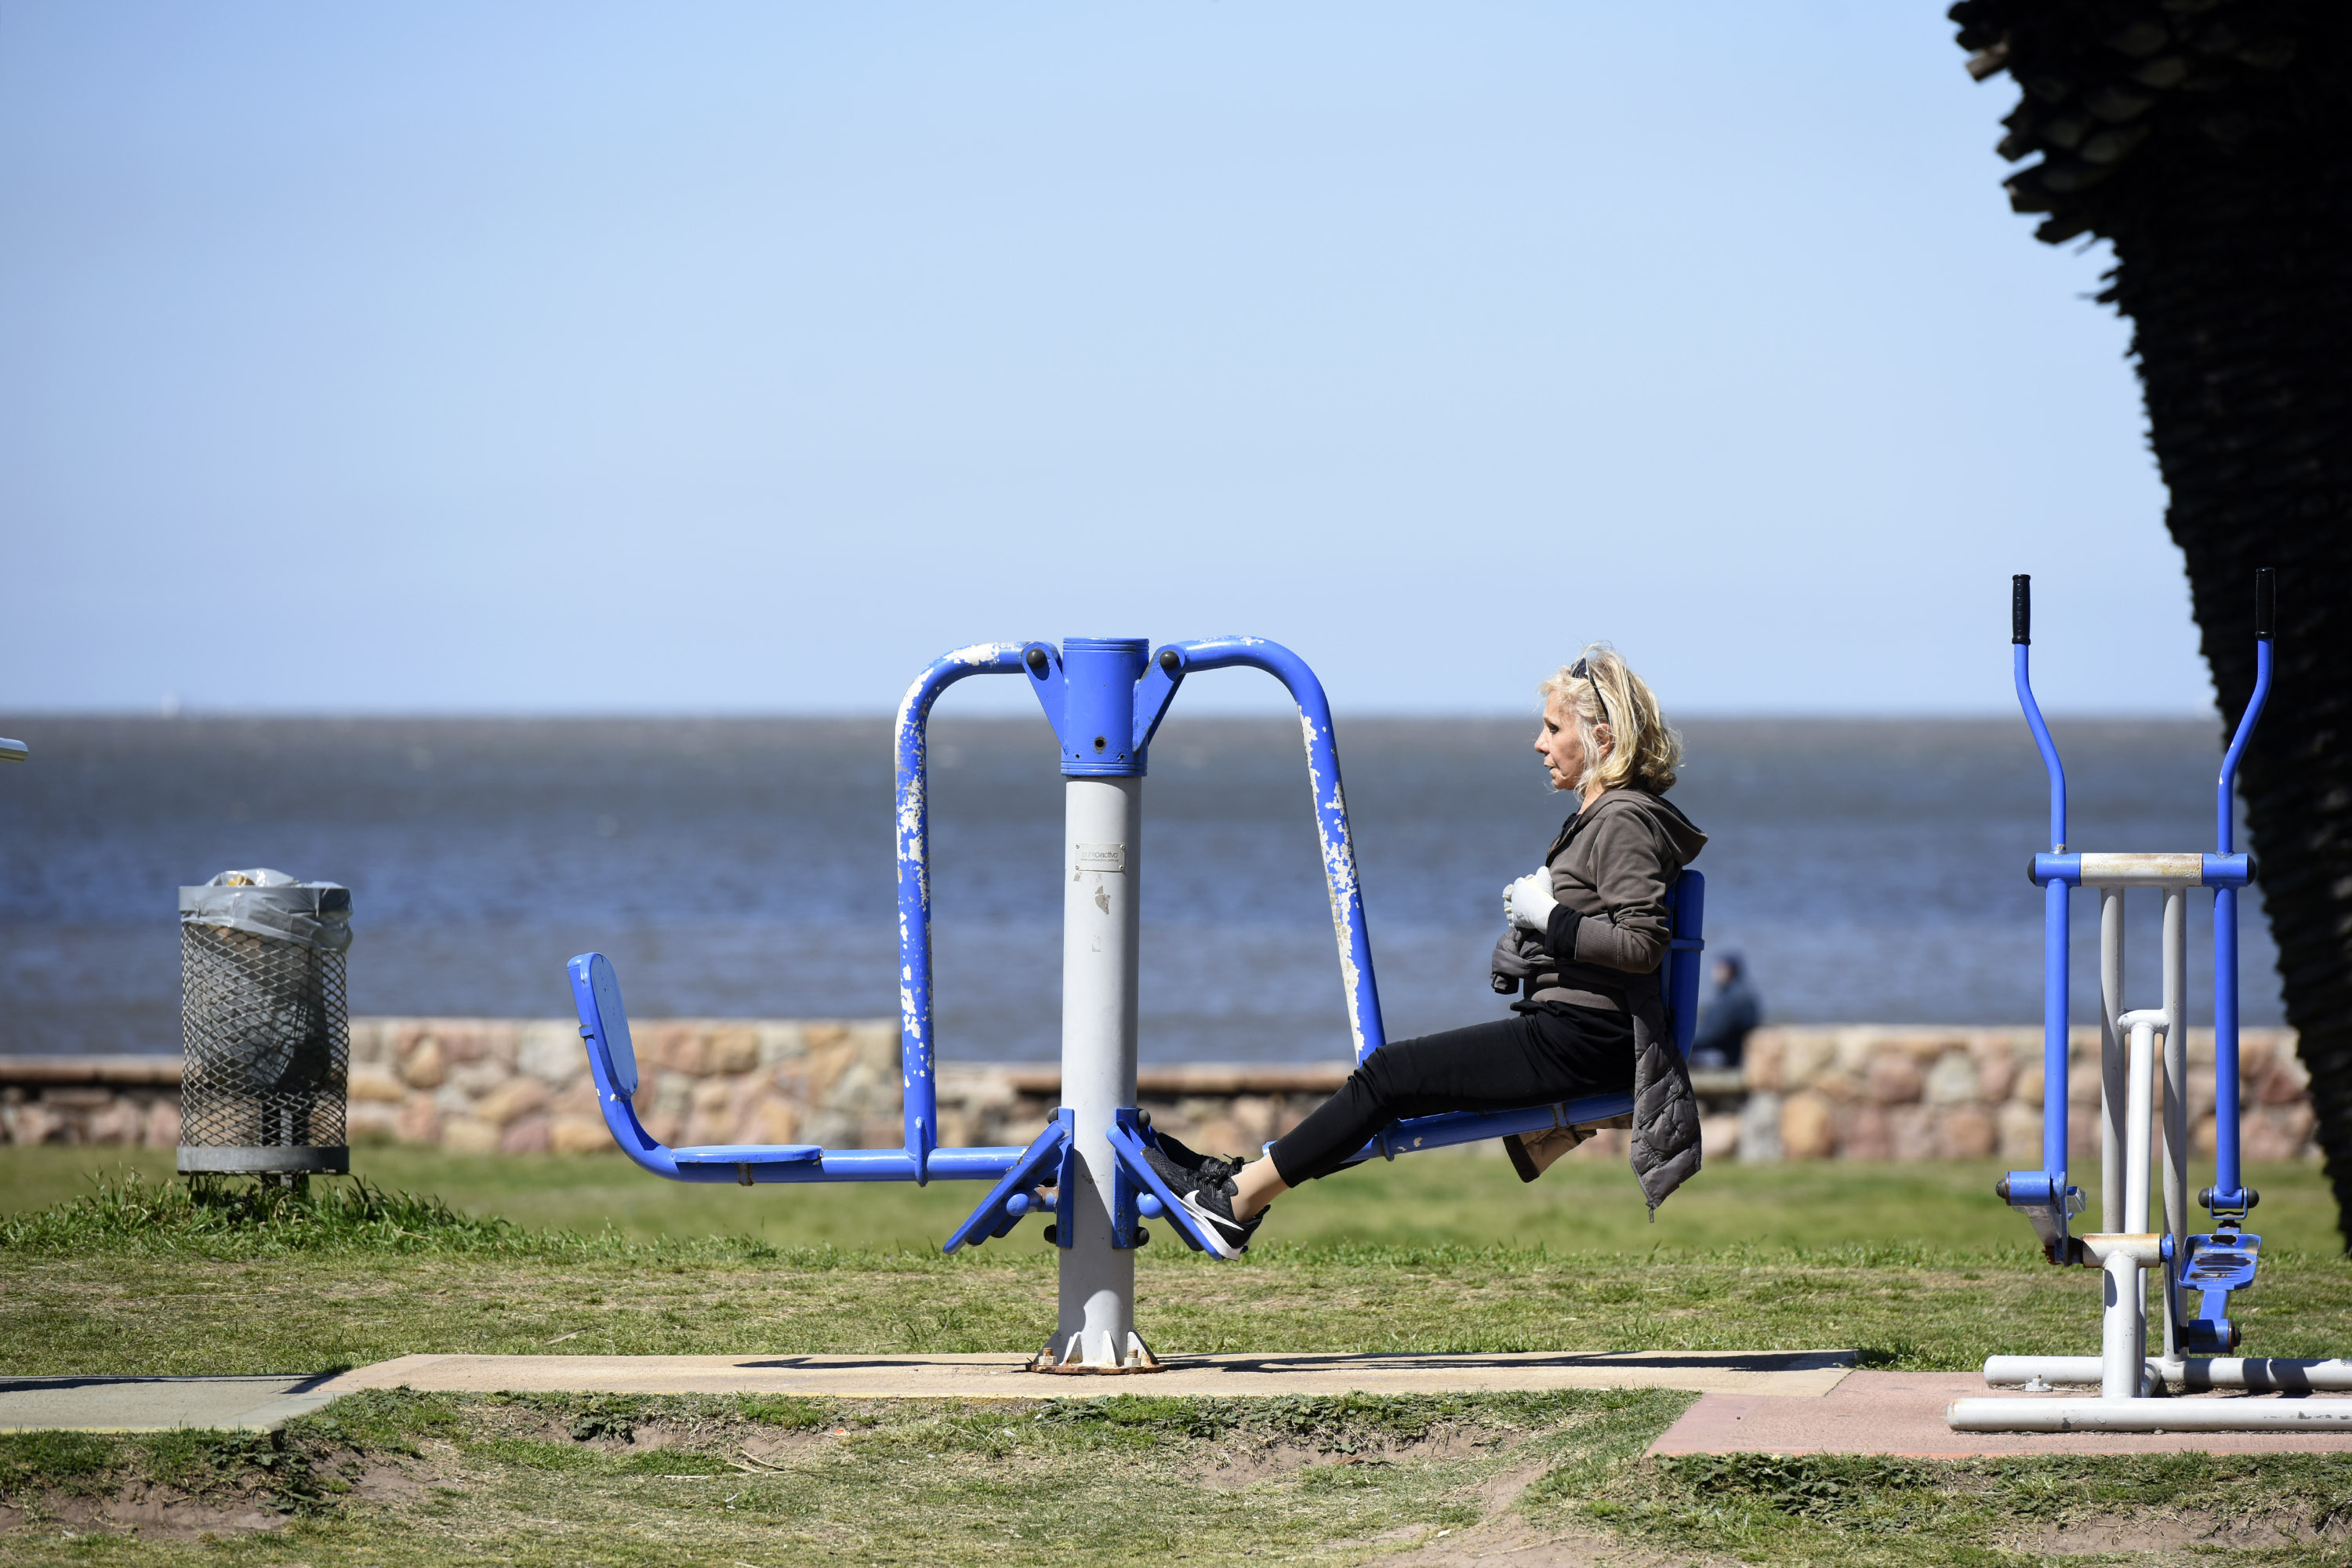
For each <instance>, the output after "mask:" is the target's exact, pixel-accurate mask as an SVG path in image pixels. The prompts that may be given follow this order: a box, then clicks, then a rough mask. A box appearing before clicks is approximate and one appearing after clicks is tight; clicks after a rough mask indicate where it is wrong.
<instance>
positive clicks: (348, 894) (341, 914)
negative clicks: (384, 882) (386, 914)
mask: <svg viewBox="0 0 2352 1568" xmlns="http://www.w3.org/2000/svg"><path fill="white" fill-rule="evenodd" d="M180 923H181V924H182V925H205V926H219V927H221V928H222V929H224V930H226V931H249V932H251V933H252V934H253V935H255V936H266V937H275V938H277V939H278V941H280V942H300V943H301V944H302V945H303V946H305V947H313V948H317V949H318V950H319V951H320V952H342V951H344V950H345V949H346V948H348V947H350V946H351V945H352V890H351V889H349V888H346V887H343V886H342V885H341V884H340V883H336V882H298V881H296V880H295V879H293V878H291V877H289V876H288V875H287V874H286V873H285V872H283V871H272V870H270V869H269V868H267V867H257V868H254V869H252V870H250V871H223V872H222V873H221V874H220V875H219V876H217V877H215V878H214V879H212V880H211V881H209V882H206V883H205V885H204V886H203V887H201V888H182V889H180Z"/></svg>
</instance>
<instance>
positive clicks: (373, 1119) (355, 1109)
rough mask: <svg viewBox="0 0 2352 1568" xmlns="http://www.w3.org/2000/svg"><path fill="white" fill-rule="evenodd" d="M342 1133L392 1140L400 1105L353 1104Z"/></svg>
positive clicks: (359, 1139) (355, 1139)
mask: <svg viewBox="0 0 2352 1568" xmlns="http://www.w3.org/2000/svg"><path fill="white" fill-rule="evenodd" d="M343 1135H344V1136H345V1137H346V1138H348V1139H350V1140H351V1142H352V1143H353V1144H366V1143H391V1142H396V1141H397V1140H398V1139H399V1137H400V1107H398V1106H396V1105H386V1104H384V1103H383V1101H381V1100H371V1101H366V1102H364V1103H361V1104H357V1105H353V1106H352V1108H351V1110H349V1112H347V1113H346V1114H345V1116H344V1117H343ZM175 1141H176V1140H175Z"/></svg>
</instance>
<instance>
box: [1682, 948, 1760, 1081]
mask: <svg viewBox="0 0 2352 1568" xmlns="http://www.w3.org/2000/svg"><path fill="white" fill-rule="evenodd" d="M1763 1021H1764V1000H1763V998H1762V997H1760V996H1759V995H1757V994H1756V987H1755V986H1753V985H1751V984H1748V965H1747V964H1746V963H1745V962H1743V961H1742V960H1741V958H1740V956H1739V955H1738V953H1736V952H1727V953H1725V954H1724V955H1723V956H1722V957H1721V958H1718V959H1717V960H1716V961H1715V994H1714V995H1712V996H1710V997H1708V998H1707V1002H1706V1006H1704V1007H1702V1008H1700V1009H1699V1015H1698V1032H1697V1033H1696V1035H1694V1036H1693V1037H1692V1038H1691V1054H1690V1065H1691V1066H1693V1067H1695V1068H1736V1067H1738V1065H1739V1053H1740V1052H1741V1051H1743V1050H1745V1049H1747V1047H1748V1031H1749V1030H1751V1029H1753V1028H1755V1027H1756V1026H1757V1025H1759V1024H1760V1023H1762V1022H1763Z"/></svg>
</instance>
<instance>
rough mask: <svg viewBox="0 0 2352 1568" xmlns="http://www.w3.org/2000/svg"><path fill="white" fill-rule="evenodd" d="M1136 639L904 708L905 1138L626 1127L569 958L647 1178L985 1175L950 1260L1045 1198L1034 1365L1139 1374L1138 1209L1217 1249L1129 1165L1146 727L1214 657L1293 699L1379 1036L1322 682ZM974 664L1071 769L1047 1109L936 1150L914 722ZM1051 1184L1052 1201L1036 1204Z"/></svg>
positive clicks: (597, 1059) (1586, 1109)
mask: <svg viewBox="0 0 2352 1568" xmlns="http://www.w3.org/2000/svg"><path fill="white" fill-rule="evenodd" d="M1147 647H1148V645H1147V644H1146V643H1145V642H1143V641H1142V640H1140V639H1135V638H1122V637H1072V638H1070V639H1068V640H1067V641H1066V642H1065V643H1064V644H1062V646H1061V647H1058V648H1057V647H1055V646H1054V645H1053V644H1051V643H1045V642H1029V643H982V644H979V645H976V646H974V647H965V648H960V649H958V650H956V651H955V652H953V653H950V654H949V655H947V656H946V657H945V658H940V659H939V660H938V661H936V662H935V663H933V664H932V665H931V666H930V667H929V668H927V669H926V670H924V671H923V673H922V674H921V675H920V676H919V677H918V678H917V679H916V681H915V683H914V684H913V685H912V686H911V687H909V688H908V691H907V695H906V698H905V700H903V701H901V702H900V704H899V707H898V742H897V743H898V802H897V825H898V955H899V957H898V1011H899V1025H900V1035H901V1048H900V1064H901V1076H902V1083H903V1095H904V1098H903V1117H904V1121H903V1126H904V1131H905V1143H904V1146H903V1147H901V1148H898V1149H825V1148H822V1147H819V1146H818V1145H815V1144H722V1145H714V1146H709V1147H699V1148H685V1149H673V1148H670V1147H668V1146H667V1145H665V1144H664V1143H662V1142H660V1141H659V1140H658V1139H656V1138H655V1137H654V1136H653V1135H652V1134H651V1133H650V1132H648V1131H646V1128H645V1125H644V1123H643V1122H642V1121H639V1119H638V1117H637V1113H636V1110H635V1103H634V1102H635V1095H636V1093H637V1089H638V1081H639V1080H638V1073H637V1064H636V1055H635V1048H634V1047H633V1045H632V1043H631V1040H630V1036H629V1024H628V1015H627V1012H626V1009H625V1008H624V1007H623V1005H622V1003H621V992H620V983H619V981H618V979H617V977H616V976H615V975H614V970H613V966H612V963H610V962H609V961H608V960H607V959H606V958H605V957H604V954H602V953H597V952H588V953H583V954H581V955H580V956H579V957H577V958H575V959H573V960H572V962H571V964H570V966H569V967H570V973H571V976H572V998H573V1001H574V1003H575V1004H576V1005H577V1007H578V1010H579V1014H580V1033H581V1037H582V1039H583V1043H584V1045H585V1047H586V1050H587V1056H588V1063H589V1070H590V1072H591V1074H592V1075H593V1078H594V1079H595V1083H596V1090H597V1100H598V1103H599V1105H600V1106H601V1108H602V1110H603V1111H604V1121H605V1125H606V1126H607V1127H608V1128H609V1129H610V1130H611V1131H612V1133H613V1138H614V1142H616V1143H618V1144H619V1145H620V1147H621V1149H622V1151H623V1152H625V1153H626V1154H627V1155H628V1156H629V1157H630V1159H632V1160H634V1161H635V1162H636V1163H637V1164H638V1165H640V1166H641V1167H643V1168H644V1169H646V1170H647V1171H650V1172H652V1173H654V1174H656V1175H659V1176H664V1177H667V1178H668V1179H670V1180H673V1181H682V1182H735V1183H739V1184H742V1185H744V1186H751V1185H752V1184H756V1183H786V1184H793V1183H809V1182H913V1183H916V1184H927V1183H929V1182H932V1181H938V1180H946V1181H984V1182H989V1183H991V1184H992V1185H991V1187H990V1189H989V1192H988V1194H987V1196H986V1197H984V1198H982V1201H981V1203H980V1205H979V1206H978V1207H977V1208H975V1209H974V1210H973V1211H972V1213H971V1215H970V1216H969V1217H967V1218H966V1219H965V1220H964V1221H963V1223H962V1224H961V1225H960V1226H957V1227H956V1229H955V1231H954V1232H953V1233H952V1234H951V1235H950V1237H948V1240H947V1242H946V1244H945V1247H944V1250H946V1251H949V1252H954V1251H957V1250H959V1249H960V1248H961V1247H966V1246H979V1245H981V1244H983V1243H985V1242H987V1241H989V1240H992V1239H994V1238H997V1237H1004V1236H1008V1235H1010V1234H1011V1233H1012V1231H1013V1228H1014V1227H1015V1226H1018V1225H1019V1224H1020V1223H1021V1221H1022V1220H1023V1219H1024V1217H1026V1216H1027V1215H1031V1214H1034V1213H1037V1212H1039V1211H1040V1210H1041V1209H1044V1208H1051V1210H1052V1211H1053V1223H1052V1225H1051V1226H1049V1227H1048V1229H1047V1232H1046V1235H1047V1237H1048V1239H1049V1240H1051V1241H1053V1242H1054V1243H1055V1245H1056V1246H1058V1247H1060V1248H1061V1270H1060V1292H1059V1308H1058V1314H1057V1321H1056V1324H1055V1331H1054V1335H1053V1338H1052V1339H1051V1340H1049V1341H1048V1342H1047V1343H1046V1345H1045V1349H1044V1350H1043V1351H1042V1352H1040V1353H1039V1355H1038V1357H1037V1359H1036V1361H1035V1362H1034V1363H1032V1364H1033V1366H1034V1368H1035V1369H1036V1370H1039V1371H1049V1372H1083V1373H1117V1372H1149V1371H1152V1370H1155V1369H1156V1368H1157V1367H1158V1365H1159V1363H1158V1361H1157V1360H1156V1359H1155V1358H1154V1357H1153V1356H1152V1354H1151V1352H1150V1347H1149V1346H1147V1345H1146V1344H1145V1343H1144V1342H1143V1340H1142V1338H1141V1336H1140V1335H1139V1334H1138V1333H1137V1332H1136V1329H1135V1248H1136V1247H1140V1246H1143V1245H1144V1244H1146V1243H1147V1242H1148V1241H1150V1232H1149V1231H1148V1230H1147V1229H1146V1228H1145V1226H1144V1225H1143V1223H1142V1222H1143V1221H1145V1220H1148V1219H1165V1220H1166V1221H1167V1222H1168V1223H1169V1224H1170V1225H1171V1226H1173V1227H1174V1229H1175V1232H1176V1234H1177V1236H1178V1237H1180V1238H1181V1239H1182V1240H1183V1242H1184V1243H1185V1245H1187V1246H1188V1247H1192V1248H1193V1249H1194V1250H1196V1251H1211V1252H1220V1251H1222V1250H1223V1248H1221V1247H1220V1246H1219V1244H1218V1242H1217V1240H1216V1238H1215V1237H1212V1236H1211V1235H1209V1234H1208V1233H1207V1232H1206V1231H1205V1230H1204V1229H1203V1228H1202V1226H1201V1224H1200V1223H1199V1222H1198V1221H1197V1220H1196V1219H1194V1218H1193V1216H1192V1215H1190V1214H1189V1213H1187V1212H1186V1210H1185V1209H1184V1207H1183V1205H1181V1203H1180V1202H1179V1201H1178V1199H1177V1197H1176V1195H1175V1194H1173V1193H1171V1191H1170V1190H1169V1189H1168V1188H1167V1186H1166V1185H1165V1184H1162V1183H1161V1181H1160V1177H1159V1176H1158V1175H1157V1174H1155V1173H1153V1172H1152V1170H1151V1167H1150V1164H1149V1163H1148V1162H1147V1161H1146V1159H1145V1152H1146V1149H1147V1146H1148V1145H1149V1143H1150V1141H1151V1140H1152V1139H1154V1138H1155V1137H1156V1134H1154V1133H1153V1132H1152V1131H1151V1129H1150V1122H1149V1120H1148V1119H1147V1118H1146V1117H1145V1116H1144V1115H1143V1114H1142V1113H1141V1112H1140V1111H1139V1110H1138V1108H1137V1106H1136V1053H1137V1047H1136V982H1137V968H1138V963H1139V952H1138V937H1137V931H1138V927H1137V913H1138V910H1139V883H1140V879H1141V872H1142V868H1143V844H1142V785H1143V778H1144V775H1145V773H1147V772H1148V765H1149V757H1150V743H1151V738H1152V736H1153V734H1154V733H1155V732H1156V731H1158V730H1159V727H1160V721H1161V720H1162V719H1163V718H1164V717H1165V716H1166V714H1167V711H1168V706H1169V704H1170V702H1171V701H1172V700H1174V698H1175V695H1176V691H1177V689H1178V688H1179V687H1180V686H1181V684H1182V683H1183V681H1184V680H1185V679H1186V678H1187V677H1188V676H1191V675H1193V674H1197V673H1200V672H1203V671H1207V670H1214V669H1224V668H1252V669H1259V670H1263V671H1265V672H1266V673H1267V674H1270V675H1272V676H1274V677H1275V678H1276V679H1278V680H1280V681H1281V682H1282V683H1283V685H1284V687H1285V688H1286V689H1288V691H1289V693H1290V696H1291V699H1292V700H1293V701H1294V702H1296V703H1297V708H1298V716H1299V725H1300V733H1301V738H1302V740H1303V742H1305V747H1306V752H1307V783H1308V785H1309V788H1310V791H1311V794H1312V796H1313V800H1314V805H1315V827H1316V834H1317V837H1318V840H1319V843H1320V846H1321V858H1322V861H1323V871H1324V879H1325V881H1326V883H1327V884H1328V888H1329V891H1330V898H1331V922H1332V927H1333V930H1334V932H1335V935H1336V937H1337V940H1338V943H1339V973H1340V980H1341V985H1342V989H1343V991H1344V993H1345V996H1346V1001H1347V1008H1348V1023H1349V1032H1350V1034H1351V1035H1352V1037H1353V1042H1354V1046H1355V1053H1356V1057H1357V1059H1358V1060H1361V1059H1362V1058H1365V1057H1368V1056H1370V1055H1371V1053H1372V1052H1373V1051H1375V1050H1378V1049H1379V1048H1380V1047H1381V1044H1382V1043H1383V1042H1384V1041H1385V1040H1386V1038H1387V1035H1386V1032H1385V1030H1384V1029H1383V1027H1382V1026H1381V1004H1380V988H1379V985H1378V983H1377V982H1376V981H1375V979H1374V977H1373V972H1372V953H1371V941H1370V935H1369V934H1368V932H1367V931H1366V928H1365V922H1364V904H1363V895H1362V889H1361V888H1360V886H1359V884H1358V881H1357V877H1356V855H1355V847H1354V844H1353V841H1352V839H1351V838H1350V837H1349V829H1348V806H1347V798H1346V795H1345V793H1344V791H1343V790H1342V788H1341V786H1340V783H1339V754H1338V752H1337V750H1336V748H1335V746H1334V743H1333V740H1332V731H1331V710H1330V705H1329V703H1328V701H1327V700H1326V699H1325V697H1324V693H1323V685H1322V682H1321V681H1320V680H1318V679H1316V676H1315V673H1314V671H1313V670H1311V669H1309V668H1307V664H1306V662H1305V661H1304V660H1302V659H1301V658H1299V657H1298V656H1297V654H1295V653H1292V652H1291V651H1290V650H1289V649H1288V648H1286V647H1282V646H1281V645H1279V644H1277V643H1272V642H1267V641H1265V639H1263V638H1260V637H1217V638H1212V639H1210V640H1207V641H1202V642H1187V643H1171V644H1168V645H1166V646H1164V647H1161V648H1160V649H1159V650H1158V651H1157V652H1156V653H1150V654H1149V655H1148V656H1147ZM975 675H1017V676H1023V677H1025V678H1026V679H1028V681H1029V683H1030V686H1031V689H1033V690H1034V693H1035V694H1036V697H1037V700H1038V703H1039V705H1040V707H1042V708H1043V709H1044V710H1045V717H1046V720H1047V721H1048V722H1049V723H1050V724H1051V725H1052V727H1053V730H1054V733H1055V737H1056V739H1057V740H1058V741H1059V742H1060V743H1061V766H1062V773H1063V777H1064V779H1065V781H1066V789H1065V823H1066V831H1065V833H1064V836H1063V837H1064V842H1063V859H1062V868H1061V871H1060V875H1061V877H1062V878H1063V910H1062V913H1063V945H1062V1106H1061V1109H1060V1110H1057V1111H1056V1112H1055V1116H1054V1117H1053V1119H1052V1120H1051V1121H1049V1122H1048V1123H1047V1125H1046V1127H1045V1130H1044V1131H1041V1132H1040V1133H1039V1134H1038V1135H1037V1137H1036V1138H1035V1139H1034V1141H1033V1142H1030V1143H1029V1144H1028V1145H1027V1146H1026V1147H1025V1148H1016V1147H1010V1146H1007V1147H986V1148H941V1147H940V1146H939V1085H938V1081H937V1078H936V1076H935V1072H934V1067H935V1050H934V1039H933V1035H932V1026H931V945H930V920H931V889H930V814H929V800H928V795H927V784H928V777H927V768H926V748H927V740H926V735H927V728H928V724H929V717H930V711H931V707H932V704H933V703H935V702H936V701H937V700H939V697H940V693H942V692H943V691H945V690H946V689H948V688H949V687H950V686H951V685H953V684H955V683H956V682H957V681H960V680H962V679H967V678H969V677H971V676H975ZM1705 899H1706V879H1705V878H1704V877H1702V876H1701V875H1700V874H1699V873H1697V872H1696V871H1685V872H1684V873H1683V874H1682V877H1681V879H1680V880H1679V881H1678V882H1677V884H1676V886H1675V889H1674V890H1673V893H1672V895H1671V896H1670V900H1669V902H1670V906H1671V907H1670V909H1669V925H1670V942H1669V952H1668V954H1667V962H1666V973H1665V974H1664V977H1663V979H1664V995H1665V1002H1666V1007H1667V1012H1668V1021H1669V1026H1670V1028H1671V1030H1672V1033H1673V1036H1674V1039H1675V1045H1676V1047H1678V1048H1679V1049H1680V1050H1681V1051H1682V1052H1683V1053H1684V1054H1685V1056H1687V1055H1688V1054H1689V1051H1690V1042H1691V1037H1692V1032H1693V1028H1694V1026H1695V1023H1696V1013H1697V1001H1698V985H1699V967H1700V953H1701V952H1702V951H1703V949H1704V947H1705V945H1706V944H1705V942H1704V941H1703V940H1702V939H1701V936H1700V922H1701V920H1702V917H1703V914H1704V910H1705ZM1632 1110H1633V1096H1632V1095H1631V1094H1630V1093H1623V1092H1620V1093H1615V1094H1604V1095H1593V1096H1590V1097H1587V1098H1585V1099H1581V1100H1573V1101H1570V1102H1567V1103H1564V1104H1559V1105H1542V1106H1531V1107H1528V1108H1526V1109H1523V1110H1507V1111H1496V1112H1479V1113H1463V1114H1453V1115H1439V1116H1428V1117H1418V1118H1414V1119H1412V1120H1409V1121H1399V1122H1395V1123H1392V1124H1391V1125H1390V1126H1389V1127H1387V1128H1384V1129H1383V1130H1381V1132H1380V1133H1378V1134H1377V1135H1375V1136H1374V1137H1373V1138H1372V1139H1371V1140H1370V1142H1368V1143H1367V1144H1366V1145H1365V1147H1364V1149H1363V1150H1362V1152H1361V1154H1360V1157H1361V1158H1370V1157H1372V1156H1375V1155H1377V1156H1380V1157H1382V1158H1385V1159H1391V1160H1392V1159H1394V1158H1395V1157H1396V1156H1397V1155H1398V1154H1400V1153H1405V1152H1412V1151H1414V1150H1420V1149H1434V1148H1443V1147H1446V1146H1449V1145H1453V1144H1458V1143H1467V1142H1478V1141H1480V1140H1482V1139H1487V1138H1500V1137H1504V1136H1506V1135H1507V1134H1510V1133H1515V1132H1521V1133H1524V1132H1533V1131H1542V1130H1544V1129H1548V1128H1554V1127H1586V1126H1593V1125H1597V1124H1600V1123H1603V1122H1607V1121H1613V1120H1614V1119H1616V1118H1619V1117H1622V1116H1626V1115H1629V1114H1630V1113H1631V1112H1632ZM1048 1187H1050V1188H1051V1189H1052V1190H1053V1193H1054V1196H1053V1198H1052V1199H1051V1200H1045V1198H1044V1197H1043V1189H1045V1188H1048Z"/></svg>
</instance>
